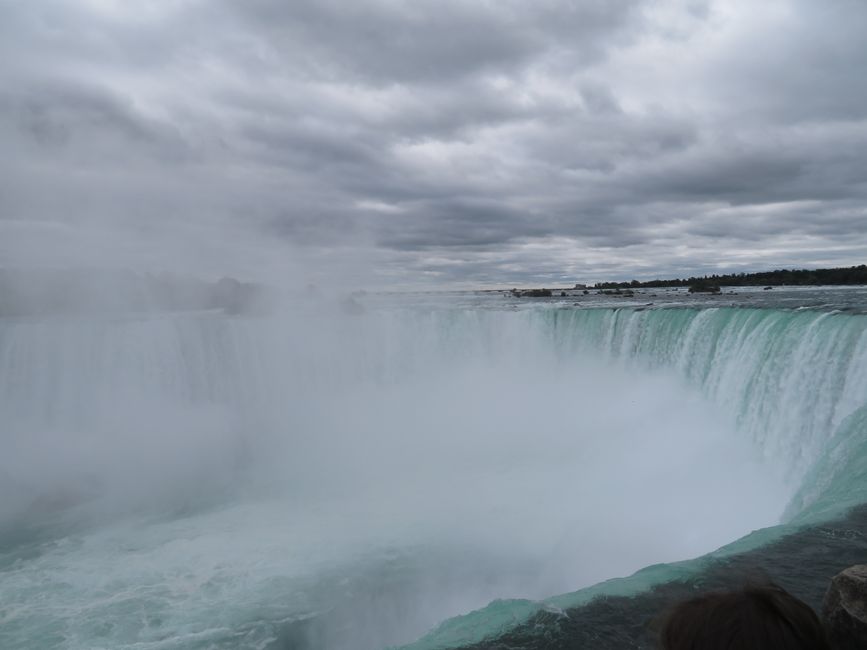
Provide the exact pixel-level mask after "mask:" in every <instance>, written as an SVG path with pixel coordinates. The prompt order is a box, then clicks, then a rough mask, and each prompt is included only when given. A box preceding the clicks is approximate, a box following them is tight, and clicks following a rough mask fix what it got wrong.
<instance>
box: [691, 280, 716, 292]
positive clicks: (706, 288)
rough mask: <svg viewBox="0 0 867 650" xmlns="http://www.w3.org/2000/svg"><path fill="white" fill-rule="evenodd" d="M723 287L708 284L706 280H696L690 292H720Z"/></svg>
mask: <svg viewBox="0 0 867 650" xmlns="http://www.w3.org/2000/svg"><path fill="white" fill-rule="evenodd" d="M720 291H721V289H720V288H719V285H717V284H707V283H704V282H696V283H695V284H691V285H690V286H689V292H690V293H719V292H720Z"/></svg>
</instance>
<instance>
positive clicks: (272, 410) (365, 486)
mask: <svg viewBox="0 0 867 650" xmlns="http://www.w3.org/2000/svg"><path fill="white" fill-rule="evenodd" d="M805 296H806V294H805ZM600 300H601V299H600ZM774 300H777V302H773V301H771V299H770V298H768V301H770V302H768V304H759V305H756V304H754V302H749V301H747V300H746V299H745V300H744V301H740V302H739V301H738V299H737V297H736V298H733V299H732V301H731V302H730V303H724V304H723V303H721V302H713V301H708V302H705V303H695V304H691V303H690V304H670V305H667V306H654V307H651V308H644V307H640V306H638V305H633V306H624V304H623V303H617V302H616V300H613V299H612V300H611V301H610V303H604V302H596V303H593V302H588V303H586V304H584V303H582V304H580V305H573V304H571V303H567V302H560V301H537V302H532V301H525V302H521V303H520V304H519V303H518V302H516V301H514V300H512V301H511V302H510V300H509V298H508V297H507V296H503V295H502V294H497V295H494V296H491V295H484V296H483V295H481V294H478V295H477V294H467V295H464V296H463V297H456V296H454V295H449V294H445V295H443V296H440V297H437V296H434V297H430V296H425V297H423V298H418V297H417V296H416V297H415V298H409V297H403V298H402V297H390V298H388V299H385V298H382V299H380V298H378V297H376V296H373V297H369V300H366V301H364V302H365V303H366V304H365V310H364V311H363V312H362V311H361V310H352V311H351V312H350V311H347V310H341V309H340V308H337V307H335V308H332V307H331V306H330V305H328V304H325V303H326V302H327V301H324V300H323V301H320V303H317V304H311V303H310V302H304V301H300V302H299V304H297V305H293V304H290V305H287V306H286V307H285V308H283V309H281V310H275V311H273V312H272V313H269V314H264V315H228V314H225V313H223V312H221V311H216V310H201V311H188V312H181V311H163V312H123V313H120V312H111V313H102V312H94V313H85V314H75V315H70V314H67V315H41V316H28V317H16V318H11V317H9V318H0V413H2V422H0V427H2V428H0V647H3V648H32V647H38V648H63V649H67V648H69V649H73V648H75V649H78V648H106V649H107V648H128V649H132V648H135V649H136V650H155V649H202V650H204V649H224V648H225V649H228V648H233V649H234V648H260V649H268V650H277V649H283V648H325V649H329V650H330V649H340V650H342V649H350V648H351V649H353V650H364V649H374V648H386V647H396V646H404V645H410V646H411V647H415V648H444V647H458V646H462V645H466V644H471V643H476V642H479V641H481V640H483V639H485V638H488V637H490V636H491V635H496V634H501V633H503V632H504V631H507V630H508V629H510V627H513V626H516V625H519V624H520V623H521V622H522V621H525V620H526V619H527V618H528V617H529V616H531V615H532V613H533V612H535V611H538V610H540V609H546V608H547V609H557V608H564V607H569V606H573V605H576V604H580V603H581V602H583V600H586V598H588V597H589V596H590V595H592V594H595V593H602V592H604V590H605V589H606V588H608V587H606V585H612V584H614V585H615V586H616V589H617V590H618V592H619V593H638V592H640V591H641V590H644V589H647V587H648V586H649V584H650V583H659V582H664V581H665V580H667V579H670V578H673V577H675V576H679V575H681V574H682V573H683V572H684V571H689V570H691V569H690V568H689V565H688V563H687V565H684V563H683V562H681V561H683V560H688V559H691V558H701V557H704V556H706V555H707V554H709V553H713V552H716V551H717V549H720V548H721V547H723V549H724V550H723V551H722V552H735V551H736V550H737V549H739V548H748V547H749V548H754V547H757V546H758V547H760V546H761V545H763V544H769V543H771V542H772V541H773V540H774V539H777V538H779V537H780V536H782V535H785V534H787V533H788V532H790V531H792V530H797V529H799V527H803V526H809V525H812V524H814V523H815V522H822V521H827V520H829V519H831V518H833V517H837V516H840V515H842V514H844V513H845V512H846V511H847V510H848V509H849V508H850V507H852V506H856V505H859V504H862V503H865V502H867V315H865V314H864V313H861V310H859V309H852V308H848V307H847V308H846V309H841V308H840V307H841V305H833V304H832V305H826V306H824V307H815V308H810V309H797V308H792V307H793V305H791V304H789V303H786V302H785V301H783V300H782V298H774ZM302 303H303V304H302ZM753 531H758V532H753ZM726 549H727V550H726ZM651 565H653V568H652V570H651V571H650V574H648V571H639V570H641V569H643V568H644V567H649V566H651ZM685 566H686V568H684V567H685ZM636 572H638V573H636ZM633 574H634V575H633ZM631 575H632V577H631V578H630V577H629V576H631ZM648 575H650V577H648ZM612 578H624V579H623V580H619V581H615V582H614V583H611V582H605V581H608V580H610V579H612ZM600 583H603V584H601V586H600ZM582 599H583V600H582Z"/></svg>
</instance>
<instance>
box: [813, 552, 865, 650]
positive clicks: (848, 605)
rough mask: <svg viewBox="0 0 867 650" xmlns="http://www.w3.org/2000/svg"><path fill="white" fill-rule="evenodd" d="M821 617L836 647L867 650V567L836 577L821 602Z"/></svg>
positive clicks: (845, 571)
mask: <svg viewBox="0 0 867 650" xmlns="http://www.w3.org/2000/svg"><path fill="white" fill-rule="evenodd" d="M822 618H823V619H824V621H825V627H826V628H827V631H828V640H829V641H830V642H831V647H833V648H867V564H856V565H855V566H851V567H849V568H848V569H844V570H843V571H841V572H840V573H838V574H837V575H835V576H834V578H833V579H832V580H831V586H830V587H828V592H827V593H826V594H825V601H824V602H823V603H822Z"/></svg>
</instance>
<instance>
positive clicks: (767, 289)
mask: <svg viewBox="0 0 867 650" xmlns="http://www.w3.org/2000/svg"><path fill="white" fill-rule="evenodd" d="M771 289H773V287H765V288H764V289H762V291H770V290H771Z"/></svg>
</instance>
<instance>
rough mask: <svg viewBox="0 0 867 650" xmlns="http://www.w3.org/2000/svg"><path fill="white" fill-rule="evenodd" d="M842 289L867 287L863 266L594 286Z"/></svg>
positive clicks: (732, 274) (865, 272)
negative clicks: (808, 287)
mask: <svg viewBox="0 0 867 650" xmlns="http://www.w3.org/2000/svg"><path fill="white" fill-rule="evenodd" d="M820 284H833V285H846V284H867V264H861V265H860V266H850V267H846V268H837V269H812V270H809V269H791V270H790V269H780V270H776V271H764V272H762V273H729V274H726V275H717V274H713V275H705V276H702V277H690V278H677V279H674V280H649V281H647V282H639V281H638V280H632V281H631V282H597V283H596V288H597V289H634V288H639V287H646V288H654V287H689V286H701V285H711V286H727V287H755V286H769V287H772V286H782V285H796V286H804V285H820Z"/></svg>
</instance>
